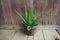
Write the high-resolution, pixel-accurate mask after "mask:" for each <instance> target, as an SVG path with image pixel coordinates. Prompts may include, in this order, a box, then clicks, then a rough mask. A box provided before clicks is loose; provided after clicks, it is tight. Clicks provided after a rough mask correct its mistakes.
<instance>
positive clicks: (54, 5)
mask: <svg viewBox="0 0 60 40" xmlns="http://www.w3.org/2000/svg"><path fill="white" fill-rule="evenodd" d="M52 2H53V3H52V10H51V22H52V24H54V25H56V22H57V20H56V19H57V16H58V15H57V12H58V4H57V3H58V2H57V0H52Z"/></svg>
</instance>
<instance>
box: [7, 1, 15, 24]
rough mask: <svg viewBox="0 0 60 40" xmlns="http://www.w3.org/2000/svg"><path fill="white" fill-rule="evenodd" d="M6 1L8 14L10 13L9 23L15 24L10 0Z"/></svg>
mask: <svg viewBox="0 0 60 40" xmlns="http://www.w3.org/2000/svg"><path fill="white" fill-rule="evenodd" d="M7 1H8V7H9V8H8V9H9V14H10V18H11V24H16V21H15V20H14V18H13V12H12V8H11V6H12V5H11V0H7Z"/></svg>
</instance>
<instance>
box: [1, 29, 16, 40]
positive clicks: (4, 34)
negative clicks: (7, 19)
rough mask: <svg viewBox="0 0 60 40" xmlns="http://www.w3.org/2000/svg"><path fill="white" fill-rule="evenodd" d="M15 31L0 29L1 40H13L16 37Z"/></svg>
mask: <svg viewBox="0 0 60 40" xmlns="http://www.w3.org/2000/svg"><path fill="white" fill-rule="evenodd" d="M14 33H15V30H1V29H0V40H11V39H12V38H13V36H14Z"/></svg>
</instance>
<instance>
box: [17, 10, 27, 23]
mask: <svg viewBox="0 0 60 40" xmlns="http://www.w3.org/2000/svg"><path fill="white" fill-rule="evenodd" d="M16 13H17V15H18V16H19V17H20V18H21V20H22V21H23V22H24V23H26V24H27V22H26V20H25V19H24V18H23V17H22V15H20V13H19V12H17V11H16Z"/></svg>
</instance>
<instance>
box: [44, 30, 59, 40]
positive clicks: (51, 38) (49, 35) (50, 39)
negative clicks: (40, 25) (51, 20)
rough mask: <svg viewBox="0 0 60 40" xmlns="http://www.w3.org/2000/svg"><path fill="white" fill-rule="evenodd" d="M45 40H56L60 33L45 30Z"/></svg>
mask: <svg viewBox="0 0 60 40" xmlns="http://www.w3.org/2000/svg"><path fill="white" fill-rule="evenodd" d="M43 32H44V36H45V40H55V38H56V37H57V36H58V33H57V32H56V30H43Z"/></svg>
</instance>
